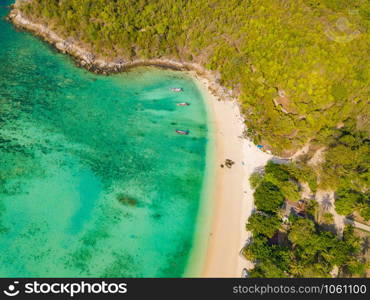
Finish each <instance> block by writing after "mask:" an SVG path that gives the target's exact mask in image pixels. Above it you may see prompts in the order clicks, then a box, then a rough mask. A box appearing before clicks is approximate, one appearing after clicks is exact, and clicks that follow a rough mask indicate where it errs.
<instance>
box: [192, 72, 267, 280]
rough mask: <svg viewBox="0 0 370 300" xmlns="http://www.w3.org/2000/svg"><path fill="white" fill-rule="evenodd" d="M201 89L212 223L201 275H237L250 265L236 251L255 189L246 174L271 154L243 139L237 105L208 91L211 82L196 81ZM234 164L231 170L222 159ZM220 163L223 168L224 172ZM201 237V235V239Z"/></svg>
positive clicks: (242, 240) (243, 237) (240, 245)
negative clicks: (209, 141) (205, 112)
mask: <svg viewBox="0 0 370 300" xmlns="http://www.w3.org/2000/svg"><path fill="white" fill-rule="evenodd" d="M196 80H197V81H198V83H199V86H200V88H201V89H202V90H203V91H204V96H205V99H206V104H207V110H208V117H209V122H210V130H211V139H212V141H213V144H212V145H211V146H212V147H215V149H213V150H211V151H212V152H213V151H214V152H213V153H212V158H211V159H210V160H207V163H211V164H212V166H210V167H211V171H212V173H211V175H210V176H211V178H210V179H209V184H210V185H211V186H210V189H209V191H208V197H210V199H208V201H210V202H211V203H210V205H209V206H208V207H211V209H212V212H210V219H211V224H210V226H209V227H210V228H209V230H208V244H207V246H206V250H205V256H204V261H203V266H202V270H201V272H200V276H201V277H241V274H242V270H243V268H250V267H252V266H253V265H252V264H251V262H248V261H247V260H246V259H245V258H244V257H242V256H241V255H240V254H239V253H240V250H241V249H242V248H243V246H244V245H245V243H246V241H247V240H248V238H249V236H250V234H249V233H248V232H247V231H246V230H245V224H246V221H247V219H248V218H249V216H250V214H251V213H252V211H253V191H252V189H251V187H250V185H249V180H248V178H249V176H250V175H251V174H252V173H253V172H254V171H255V169H256V168H259V167H263V166H264V165H265V164H266V163H267V161H268V160H269V159H271V158H272V155H269V154H266V153H264V152H263V151H261V150H259V149H258V148H257V147H256V145H254V144H253V143H252V142H251V141H249V140H248V139H246V138H243V132H244V130H245V125H244V121H243V118H242V115H241V113H240V109H239V106H238V104H237V102H236V101H235V100H233V99H231V98H230V97H222V98H223V99H220V98H218V97H217V95H216V94H217V91H216V94H215V95H213V94H212V93H211V92H210V91H209V90H210V89H209V88H210V85H211V84H213V86H212V90H214V89H215V86H214V83H212V82H211V81H209V80H207V79H206V78H199V77H196ZM226 159H231V160H232V161H234V162H235V163H234V164H233V165H232V167H231V168H228V167H226V166H225V160H226ZM221 165H224V167H223V168H222V167H221ZM202 238H203V239H204V238H205V237H204V235H203V237H202Z"/></svg>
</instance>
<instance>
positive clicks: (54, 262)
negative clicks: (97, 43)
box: [0, 1, 207, 277]
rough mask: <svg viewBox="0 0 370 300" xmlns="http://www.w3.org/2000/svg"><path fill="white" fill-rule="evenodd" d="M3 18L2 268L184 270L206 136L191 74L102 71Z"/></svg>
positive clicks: (41, 272)
mask: <svg viewBox="0 0 370 300" xmlns="http://www.w3.org/2000/svg"><path fill="white" fill-rule="evenodd" d="M10 3H11V1H1V2H0V4H1V5H2V6H1V7H0V12H1V16H2V17H3V16H4V15H6V13H7V12H8V8H7V7H5V6H4V4H10ZM0 27H1V29H0V276H1V277H6V276H14V277H17V276H21V277H23V276H25V277H31V276H35V277H39V276H40V277H62V276H70V277H85V276H88V277H89V276H98V277H128V276H130V277H131V276H133V277H142V276H145V277H164V276H171V277H178V276H182V275H183V274H184V272H185V269H186V266H187V264H188V257H189V254H190V252H191V249H192V247H193V237H194V231H195V228H196V218H197V214H198V208H199V205H200V198H201V191H202V182H203V177H204V172H205V151H206V144H207V123H206V112H205V107H204V104H203V100H202V96H201V93H200V91H199V90H198V89H197V87H196V85H195V83H194V82H193V81H192V79H191V78H189V77H186V76H184V75H182V74H181V73H178V72H172V71H163V70H157V69H148V68H141V69H136V70H135V71H132V72H129V73H126V74H120V75H114V76H108V77H106V76H98V75H94V74H91V73H89V72H87V71H85V70H82V69H79V68H76V67H75V66H74V64H73V62H72V60H71V59H70V58H68V57H67V56H65V55H62V54H59V53H57V52H55V51H54V50H53V49H52V48H51V47H50V46H48V45H47V44H45V43H43V42H42V41H40V40H38V39H37V38H35V37H33V36H32V35H30V34H28V33H25V32H21V31H17V30H15V29H14V27H13V26H12V25H11V24H10V23H8V22H6V21H5V20H3V19H2V20H1V21H0ZM171 87H182V88H183V89H184V92H183V93H173V92H171V91H170V88H171ZM182 101H187V102H190V103H191V105H190V106H188V107H178V106H176V102H182ZM176 129H186V130H190V135H188V136H181V135H177V134H176V133H175V130H176Z"/></svg>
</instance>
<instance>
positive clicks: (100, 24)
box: [22, 0, 370, 154]
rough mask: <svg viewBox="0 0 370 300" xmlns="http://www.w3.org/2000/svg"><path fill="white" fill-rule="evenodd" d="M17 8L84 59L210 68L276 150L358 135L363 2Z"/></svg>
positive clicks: (74, 0)
mask: <svg viewBox="0 0 370 300" xmlns="http://www.w3.org/2000/svg"><path fill="white" fill-rule="evenodd" d="M26 3H27V2H26ZM22 11H23V12H24V13H25V14H27V15H28V16H30V17H32V18H34V19H39V20H42V21H44V22H45V23H47V24H48V25H49V26H51V27H52V28H54V29H56V30H57V31H58V32H59V33H61V34H63V35H64V36H65V37H66V38H67V37H72V38H75V39H77V40H79V41H81V42H82V43H84V44H85V45H86V46H88V47H89V48H90V49H91V50H92V51H93V52H94V53H99V54H102V55H106V56H110V57H117V58H126V59H134V58H138V57H140V58H157V57H168V58H174V59H181V60H185V61H194V62H198V63H201V64H203V65H205V66H206V67H207V68H209V69H212V70H216V71H219V72H220V74H221V83H222V84H223V85H225V86H227V87H230V88H234V89H235V90H236V91H237V92H239V93H240V99H241V101H242V103H243V108H244V112H245V114H246V116H247V125H248V128H249V133H250V134H251V135H252V136H253V137H254V138H255V140H256V141H257V142H260V143H263V144H265V145H267V146H270V147H272V149H273V150H274V151H275V152H276V153H280V154H290V153H292V151H294V150H296V149H298V148H299V147H301V146H302V145H304V144H305V143H307V142H308V141H310V140H315V141H316V142H317V143H323V144H325V145H326V143H327V141H326V140H327V139H328V137H332V136H335V135H337V132H338V130H339V129H338V127H342V130H343V128H346V127H347V126H350V127H351V129H354V130H366V131H367V133H368V130H369V128H368V121H367V117H368V115H369V108H368V92H369V90H368V82H369V68H368V65H367V64H366V63H365V62H366V59H368V55H367V53H368V50H369V32H368V30H369V25H370V23H369V15H370V4H369V2H368V1H366V0H357V1H345V0H323V1H313V0H294V1H293V0H278V1H276V0H248V1H241V0H227V1H226V0H197V1H194V0H190V1H189V0H176V1H174V0H170V1H169V0H156V1H149V0H135V1H132V0H120V1H111V0H39V1H31V2H30V3H28V4H26V5H25V6H24V8H22ZM279 91H280V93H278V92H279Z"/></svg>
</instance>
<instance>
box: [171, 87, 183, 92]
mask: <svg viewBox="0 0 370 300" xmlns="http://www.w3.org/2000/svg"><path fill="white" fill-rule="evenodd" d="M171 91H172V92H176V93H178V92H182V91H183V89H182V88H178V87H174V88H171Z"/></svg>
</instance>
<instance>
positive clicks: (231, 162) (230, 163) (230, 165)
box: [225, 159, 235, 169]
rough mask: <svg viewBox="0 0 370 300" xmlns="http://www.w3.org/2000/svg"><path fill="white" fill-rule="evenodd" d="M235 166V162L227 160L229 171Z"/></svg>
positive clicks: (226, 164)
mask: <svg viewBox="0 0 370 300" xmlns="http://www.w3.org/2000/svg"><path fill="white" fill-rule="evenodd" d="M233 164H235V162H234V161H232V160H231V159H226V160H225V166H226V167H228V168H229V169H230V168H231V167H232V166H233Z"/></svg>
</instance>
